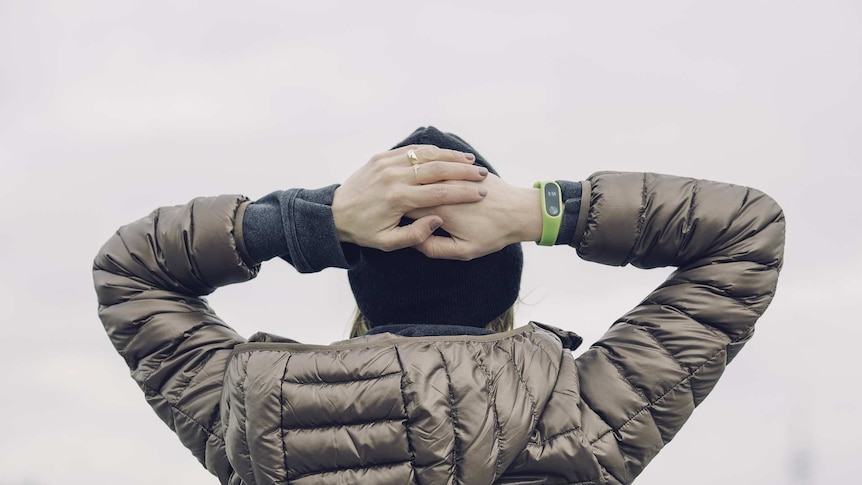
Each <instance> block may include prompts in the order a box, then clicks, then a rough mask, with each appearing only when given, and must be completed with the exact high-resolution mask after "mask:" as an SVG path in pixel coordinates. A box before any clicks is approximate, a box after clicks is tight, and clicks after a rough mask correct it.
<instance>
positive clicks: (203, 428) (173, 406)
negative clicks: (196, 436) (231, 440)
mask: <svg viewBox="0 0 862 485" xmlns="http://www.w3.org/2000/svg"><path fill="white" fill-rule="evenodd" d="M141 386H143V388H144V389H146V390H147V391H150V392H152V393H153V394H155V395H157V396H159V397H160V398H162V399H163V400H164V401H165V402H166V403H168V407H169V408H171V410H172V411H175V412H176V413H177V414H179V415H181V416H182V417H184V418H186V419H188V420H189V421H191V422H192V423H194V424H195V425H196V426H197V427H199V428H200V429H201V431H203V432H204V434H206V435H207V436H213V437H215V438H216V439H217V440H219V441H221V442H222V443H224V438H222V437H221V436H219V435H217V434H216V433H215V431H213V430H211V429H209V428H207V427H206V426H204V425H203V424H201V423H200V422H198V420H197V419H195V418H193V417H192V416H191V415H190V414H188V413H186V412H185V411H183V410H182V409H181V408H180V407H179V406H177V405H176V404H174V403H172V402H171V401H170V400H169V399H168V398H167V397H165V395H164V394H162V393H161V391H158V390H156V389H154V388H153V387H150V386H149V385H147V384H146V383H141ZM172 429H175V426H172Z"/></svg>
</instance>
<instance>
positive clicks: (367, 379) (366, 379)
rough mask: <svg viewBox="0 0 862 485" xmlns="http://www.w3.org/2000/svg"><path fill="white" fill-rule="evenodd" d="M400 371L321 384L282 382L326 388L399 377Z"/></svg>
mask: <svg viewBox="0 0 862 485" xmlns="http://www.w3.org/2000/svg"><path fill="white" fill-rule="evenodd" d="M400 375H401V371H396V372H389V373H388V374H381V375H379V376H367V377H356V378H354V379H345V380H339V381H322V382H298V381H290V380H282V381H281V382H284V383H285V384H294V385H297V386H326V385H329V384H351V383H354V382H364V381H373V380H379V379H386V378H389V377H395V376H400Z"/></svg>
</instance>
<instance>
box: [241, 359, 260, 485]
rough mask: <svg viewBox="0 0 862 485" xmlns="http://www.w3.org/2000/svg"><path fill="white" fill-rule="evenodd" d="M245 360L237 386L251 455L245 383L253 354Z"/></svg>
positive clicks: (253, 482)
mask: <svg viewBox="0 0 862 485" xmlns="http://www.w3.org/2000/svg"><path fill="white" fill-rule="evenodd" d="M243 360H245V364H244V365H243V367H242V380H240V381H239V383H237V387H239V396H240V400H241V402H242V409H243V410H244V411H245V419H244V420H243V422H242V436H243V441H245V448H246V450H248V454H249V456H251V446H250V445H249V442H248V406H246V396H245V384H246V382H247V381H248V364H249V362H251V356H249V358H248V359H243ZM247 478H248V479H249V485H255V483H256V480H255V478H254V473H252V474H250V475H249V476H248V477H247Z"/></svg>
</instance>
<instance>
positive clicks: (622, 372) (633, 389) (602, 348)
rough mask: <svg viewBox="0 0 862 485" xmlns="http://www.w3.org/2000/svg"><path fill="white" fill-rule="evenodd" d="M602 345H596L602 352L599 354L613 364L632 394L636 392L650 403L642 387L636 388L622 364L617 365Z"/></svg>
mask: <svg viewBox="0 0 862 485" xmlns="http://www.w3.org/2000/svg"><path fill="white" fill-rule="evenodd" d="M602 345H603V344H602ZM602 345H598V344H597V345H596V348H597V349H599V351H600V352H599V353H600V354H603V355H604V356H605V359H606V360H607V361H608V363H609V364H611V365H612V366H613V367H614V369H616V370H617V374H619V375H620V377H622V378H623V381H625V383H626V384H628V386H629V389H630V390H631V391H632V392H634V393H635V394H637V395H638V396H640V398H641V399H643V400H644V402H646V403H649V402H650V399H649V398H648V397H647V395H646V393H644V390H643V389H641V388H640V387H638V386H636V385H635V384H634V383H633V382H632V381H631V380H629V377H628V376H627V375H626V374H625V372H624V371H623V369H622V367H621V366H620V364H619V363H617V362H616V361H615V360H614V359H613V358H612V356H611V354H610V351H609V350H608V349H607V348H606V347H603V346H602Z"/></svg>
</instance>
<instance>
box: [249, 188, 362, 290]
mask: <svg viewBox="0 0 862 485" xmlns="http://www.w3.org/2000/svg"><path fill="white" fill-rule="evenodd" d="M337 188H338V185H330V186H328V187H324V188H322V189H316V190H304V189H291V190H279V191H276V192H272V193H270V194H268V195H266V196H264V197H262V198H261V199H259V200H257V201H255V202H254V203H252V204H249V205H248V207H247V208H246V209H245V211H244V213H243V217H242V220H241V223H240V224H239V225H240V227H241V236H240V237H239V242H240V245H241V248H242V249H243V250H244V251H243V252H242V254H243V258H244V259H245V260H246V261H247V262H249V263H250V264H259V263H261V262H263V261H267V260H269V259H272V258H274V257H276V256H278V257H280V258H281V259H283V260H285V261H287V262H288V263H290V264H292V265H293V266H294V267H295V268H296V269H297V271H299V272H300V273H313V272H317V271H320V270H322V269H325V268H349V267H350V266H351V265H353V264H355V263H356V262H357V260H358V258H359V248H358V246H356V245H353V244H346V243H345V244H342V243H341V242H340V241H339V240H338V232H337V230H336V228H335V222H334V220H333V218H332V199H333V197H334V194H335V189H337Z"/></svg>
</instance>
